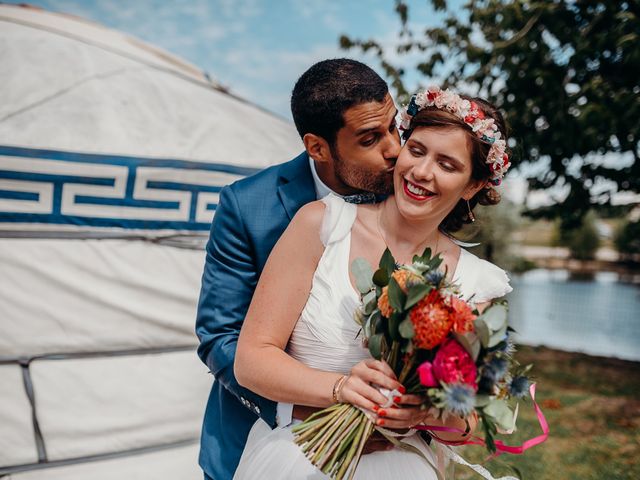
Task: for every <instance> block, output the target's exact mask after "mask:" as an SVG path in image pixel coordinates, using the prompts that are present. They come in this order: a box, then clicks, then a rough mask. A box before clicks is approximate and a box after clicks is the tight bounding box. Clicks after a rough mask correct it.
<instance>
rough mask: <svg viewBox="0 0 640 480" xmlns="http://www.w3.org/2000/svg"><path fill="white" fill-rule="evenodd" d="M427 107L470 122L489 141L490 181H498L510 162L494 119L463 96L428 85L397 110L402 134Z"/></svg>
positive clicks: (498, 183) (477, 132) (505, 144)
mask: <svg viewBox="0 0 640 480" xmlns="http://www.w3.org/2000/svg"><path fill="white" fill-rule="evenodd" d="M427 107H435V108H437V109H439V110H444V111H446V112H449V113H451V114H453V115H455V116H456V117H458V118H459V119H460V120H462V121H463V122H464V123H466V124H467V125H469V126H470V127H471V129H472V130H473V132H474V133H475V134H476V136H477V137H478V138H479V139H480V140H482V141H483V142H487V143H490V144H491V148H490V149H489V154H488V155H487V163H488V164H489V169H490V170H491V173H492V176H491V178H490V179H489V181H490V182H491V183H492V184H493V185H500V182H501V181H502V177H503V176H504V174H505V173H506V171H507V170H508V169H509V165H510V162H509V156H508V155H507V153H506V150H507V142H505V140H504V139H503V138H501V137H502V135H501V134H500V131H499V130H498V126H497V125H496V122H495V121H494V119H493V118H490V117H487V116H486V115H485V113H484V112H483V111H482V110H481V109H480V107H478V104H476V103H475V102H473V101H469V100H465V99H463V98H462V97H461V96H460V95H458V94H457V93H454V92H452V91H451V90H449V89H446V90H442V89H440V88H439V87H429V88H427V89H426V90H424V91H422V92H418V93H416V94H415V95H414V96H413V97H411V101H410V102H409V105H408V106H406V107H404V108H403V109H402V111H401V112H400V129H401V130H403V131H404V132H405V135H406V134H407V132H408V131H409V127H410V125H411V119H412V118H413V117H414V116H415V115H416V114H417V113H418V112H419V111H420V110H422V109H424V108H427Z"/></svg>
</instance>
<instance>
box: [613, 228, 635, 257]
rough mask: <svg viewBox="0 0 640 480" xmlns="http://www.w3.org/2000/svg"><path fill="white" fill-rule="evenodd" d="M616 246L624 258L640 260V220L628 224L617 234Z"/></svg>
mask: <svg viewBox="0 0 640 480" xmlns="http://www.w3.org/2000/svg"><path fill="white" fill-rule="evenodd" d="M615 244H616V248H617V249H618V252H620V255H621V256H622V258H624V259H627V260H631V259H633V258H640V220H636V221H635V222H633V221H631V220H629V221H628V222H626V223H625V224H624V225H623V226H622V228H621V229H620V231H619V232H618V233H617V235H616V238H615Z"/></svg>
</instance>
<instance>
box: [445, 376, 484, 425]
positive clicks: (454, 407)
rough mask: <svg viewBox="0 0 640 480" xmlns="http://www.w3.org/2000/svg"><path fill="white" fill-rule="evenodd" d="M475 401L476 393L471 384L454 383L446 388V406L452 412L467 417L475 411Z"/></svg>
mask: <svg viewBox="0 0 640 480" xmlns="http://www.w3.org/2000/svg"><path fill="white" fill-rule="evenodd" d="M475 403H476V393H475V392H474V391H473V388H471V386H469V385H465V384H464V383H454V384H451V385H447V386H446V387H445V388H444V405H445V407H444V408H445V410H447V411H449V412H451V413H454V414H456V415H462V416H463V417H466V416H467V415H470V414H471V412H473V409H474V407H475Z"/></svg>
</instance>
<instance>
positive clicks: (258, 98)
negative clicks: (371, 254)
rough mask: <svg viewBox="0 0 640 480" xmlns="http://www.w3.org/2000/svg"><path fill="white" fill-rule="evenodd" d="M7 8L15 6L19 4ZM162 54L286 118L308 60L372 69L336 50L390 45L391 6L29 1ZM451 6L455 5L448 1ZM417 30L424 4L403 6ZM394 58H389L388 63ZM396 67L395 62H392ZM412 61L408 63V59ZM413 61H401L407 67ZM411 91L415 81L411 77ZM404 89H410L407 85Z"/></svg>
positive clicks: (393, 30)
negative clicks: (339, 60)
mask: <svg viewBox="0 0 640 480" xmlns="http://www.w3.org/2000/svg"><path fill="white" fill-rule="evenodd" d="M8 3H19V2H18V1H13V2H8ZM29 3H31V4H32V5H36V6H39V7H43V8H45V9H47V10H51V11H56V12H63V13H70V14H74V15H78V16H81V17H84V18H87V19H90V20H93V21H95V22H98V23H101V24H103V25H105V26H108V27H110V28H114V29H116V30H120V31H123V32H126V33H128V34H131V35H133V36H136V37H138V38H140V39H142V40H144V41H146V42H149V43H151V44H154V45H156V46H159V47H161V48H164V49H165V50H168V51H169V52H171V53H173V54H175V55H178V56H180V57H182V58H184V59H185V60H187V61H189V62H190V63H192V64H194V65H195V66H197V67H199V68H200V69H202V70H204V71H206V72H207V73H208V74H209V75H210V76H212V77H213V78H214V79H216V80H217V81H218V82H220V83H221V84H222V85H224V86H225V87H227V88H229V89H230V91H231V92H233V93H235V94H236V95H239V96H241V97H243V98H246V99H248V100H250V101H252V102H253V103H256V104H258V105H260V106H262V107H264V108H266V109H267V110H270V111H271V112H274V113H276V114H278V115H280V116H282V117H285V118H287V119H291V113H290V111H289V96H290V93H291V89H292V88H293V85H294V83H295V81H296V79H297V78H298V77H299V76H300V75H301V74H302V73H303V72H304V71H305V70H306V69H307V68H308V67H310V66H311V65H313V64H314V63H315V62H317V61H319V60H322V59H325V58H333V57H343V56H349V57H352V58H357V59H359V60H362V61H365V62H366V63H368V64H369V65H370V66H371V67H373V68H374V69H376V70H378V71H379V72H380V73H382V72H381V71H380V70H379V67H378V63H377V61H376V59H375V57H373V55H363V54H358V52H357V51H355V50H353V51H349V52H347V51H344V50H341V49H340V48H339V45H338V39H339V37H340V35H341V34H345V33H346V34H349V35H350V36H352V37H356V38H365V39H368V38H375V39H377V40H379V41H382V42H383V43H384V44H385V45H390V46H392V45H393V44H394V43H395V42H397V33H398V31H399V27H400V21H399V19H398V17H397V15H396V14H395V12H394V5H395V2H394V0H362V1H356V0H133V1H131V0H31V1H30V2H29ZM451 3H452V4H453V5H454V6H455V5H456V4H457V3H459V2H451ZM408 4H409V8H410V14H411V17H410V18H411V22H412V24H413V26H414V27H416V28H418V29H423V28H426V27H427V26H433V25H436V24H437V23H438V22H439V20H440V19H441V18H442V14H436V13H435V12H434V11H433V10H432V8H431V7H430V2H428V0H410V1H409V2H408ZM392 59H393V57H392ZM395 59H396V60H398V61H400V60H401V59H400V57H397V56H396V57H395ZM414 59H415V57H414ZM411 61H412V58H411V57H407V58H403V59H402V62H404V63H405V64H408V62H411ZM414 83H415V86H417V78H415V79H414ZM408 85H410V86H411V79H409V83H408Z"/></svg>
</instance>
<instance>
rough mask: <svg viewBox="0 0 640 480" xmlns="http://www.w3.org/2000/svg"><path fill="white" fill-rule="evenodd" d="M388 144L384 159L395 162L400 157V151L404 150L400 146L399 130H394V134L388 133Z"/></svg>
mask: <svg viewBox="0 0 640 480" xmlns="http://www.w3.org/2000/svg"><path fill="white" fill-rule="evenodd" d="M386 143H387V144H386V146H385V147H386V148H385V151H384V158H386V159H387V160H393V161H395V160H396V159H397V158H398V155H400V149H401V148H402V147H401V145H400V134H399V133H398V131H397V130H395V129H394V131H393V132H389V133H388V135H387V142H386Z"/></svg>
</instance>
